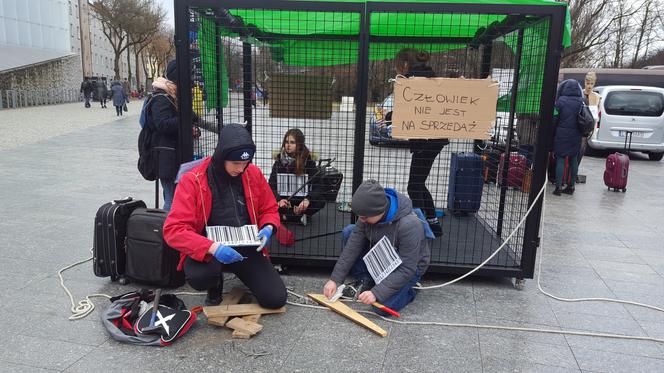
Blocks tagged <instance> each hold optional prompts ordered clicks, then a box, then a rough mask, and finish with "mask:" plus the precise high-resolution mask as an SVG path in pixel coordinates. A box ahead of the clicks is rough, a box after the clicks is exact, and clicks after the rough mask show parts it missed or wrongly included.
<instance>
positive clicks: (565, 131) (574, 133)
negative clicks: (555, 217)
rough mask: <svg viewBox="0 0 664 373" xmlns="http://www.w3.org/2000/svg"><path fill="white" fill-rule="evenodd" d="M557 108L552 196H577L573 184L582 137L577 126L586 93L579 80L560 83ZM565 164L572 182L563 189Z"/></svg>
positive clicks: (554, 120) (577, 168)
mask: <svg viewBox="0 0 664 373" xmlns="http://www.w3.org/2000/svg"><path fill="white" fill-rule="evenodd" d="M555 105H556V110H557V111H558V115H556V116H554V118H553V124H554V131H555V132H554V133H555V135H554V138H553V152H554V154H555V156H556V189H555V190H554V192H553V194H555V195H557V196H559V195H560V194H561V193H566V194H573V193H574V181H575V180H576V175H577V173H578V171H579V163H578V156H579V151H580V149H581V139H582V137H583V136H582V135H581V132H579V128H578V126H577V116H578V115H579V111H580V110H581V107H582V106H583V93H582V90H581V86H580V85H579V83H578V82H577V81H576V80H574V79H567V80H564V81H563V82H562V83H560V85H559V86H558V92H557V93H556V104H555ZM565 163H567V167H569V169H570V178H569V179H570V181H569V184H568V185H567V187H565V189H562V186H563V174H564V172H565Z"/></svg>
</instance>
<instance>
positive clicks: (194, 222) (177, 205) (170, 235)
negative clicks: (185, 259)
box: [164, 173, 212, 262]
mask: <svg viewBox="0 0 664 373" xmlns="http://www.w3.org/2000/svg"><path fill="white" fill-rule="evenodd" d="M200 188H201V186H200V185H198V181H197V180H196V176H195V175H194V174H193V173H187V174H185V175H184V176H183V177H182V179H180V182H179V184H178V186H177V188H176V189H175V197H174V198H173V204H172V206H171V211H170V213H169V214H168V217H167V218H166V222H165V223H164V240H166V243H167V244H168V245H169V246H171V247H172V248H174V249H176V250H178V251H179V252H181V253H182V254H184V255H187V256H190V257H191V258H192V259H195V260H198V261H199V262H200V261H203V260H205V259H206V256H207V257H210V255H209V254H208V252H207V251H208V249H209V248H210V245H212V241H210V240H209V239H207V237H204V236H203V235H201V234H200V232H201V231H202V230H203V227H205V219H204V217H203V216H204V214H203V203H202V202H203V201H201V195H202V193H201V192H200Z"/></svg>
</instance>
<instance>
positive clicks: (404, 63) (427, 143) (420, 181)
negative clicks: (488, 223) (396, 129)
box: [396, 48, 450, 237]
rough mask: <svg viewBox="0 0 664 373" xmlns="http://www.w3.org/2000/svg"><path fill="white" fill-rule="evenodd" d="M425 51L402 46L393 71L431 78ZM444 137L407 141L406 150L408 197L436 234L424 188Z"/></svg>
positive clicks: (438, 229) (431, 204) (437, 229)
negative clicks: (409, 157)
mask: <svg viewBox="0 0 664 373" xmlns="http://www.w3.org/2000/svg"><path fill="white" fill-rule="evenodd" d="M429 57H430V55H429V53H428V52H426V51H421V50H417V49H414V48H404V49H402V50H400V51H399V52H398V53H397V55H396V71H397V73H398V74H401V75H404V76H406V77H411V76H420V77H425V78H433V77H435V76H436V73H435V72H434V71H433V69H432V68H431V67H430V66H428V65H427V62H429ZM449 143H450V142H449V140H447V139H435V140H410V152H411V153H412V154H413V157H412V159H411V161H410V172H409V174H408V196H410V199H411V200H412V201H413V207H415V208H419V209H421V210H422V212H423V213H424V216H425V217H426V219H427V222H428V223H429V227H430V228H431V230H432V231H433V233H434V235H435V236H436V237H440V236H442V234H443V227H442V225H441V223H440V221H439V220H438V217H437V216H436V208H435V205H434V202H433V197H432V196H431V192H429V189H427V187H426V184H425V183H426V181H427V178H428V177H429V173H430V172H431V168H432V167H433V162H434V161H435V160H436V157H437V156H438V154H439V153H440V151H441V150H443V147H445V145H447V144H449Z"/></svg>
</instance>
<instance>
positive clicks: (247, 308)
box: [203, 303, 286, 318]
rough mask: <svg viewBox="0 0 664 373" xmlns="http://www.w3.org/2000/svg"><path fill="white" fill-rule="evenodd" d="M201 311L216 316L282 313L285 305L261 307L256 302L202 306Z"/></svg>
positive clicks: (212, 316) (209, 315)
mask: <svg viewBox="0 0 664 373" xmlns="http://www.w3.org/2000/svg"><path fill="white" fill-rule="evenodd" d="M203 311H204V312H205V314H206V315H207V316H208V317H211V318H217V317H221V316H247V315H256V314H269V313H284V312H286V307H281V308H276V309H270V308H263V307H261V306H259V305H258V304H256V303H250V304H228V305H219V306H212V307H203Z"/></svg>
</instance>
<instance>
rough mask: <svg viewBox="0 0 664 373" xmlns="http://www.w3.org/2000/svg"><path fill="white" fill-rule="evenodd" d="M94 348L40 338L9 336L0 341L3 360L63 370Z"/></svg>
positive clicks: (18, 335) (0, 354) (0, 353)
mask: <svg viewBox="0 0 664 373" xmlns="http://www.w3.org/2000/svg"><path fill="white" fill-rule="evenodd" d="M93 349H94V347H92V346H87V345H82V344H76V343H71V342H63V341H53V340H49V339H46V338H40V337H29V336H24V335H20V334H8V335H6V336H5V337H3V338H2V339H0V356H2V360H3V361H6V362H9V363H14V364H22V365H28V366H34V367H37V368H46V369H57V370H63V369H65V368H67V367H68V366H70V365H71V364H73V363H75V362H76V361H77V360H79V359H80V358H82V357H83V356H85V355H86V354H87V353H89V352H90V351H92V350H93Z"/></svg>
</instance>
